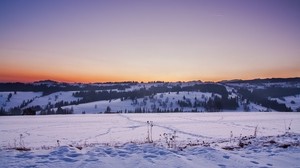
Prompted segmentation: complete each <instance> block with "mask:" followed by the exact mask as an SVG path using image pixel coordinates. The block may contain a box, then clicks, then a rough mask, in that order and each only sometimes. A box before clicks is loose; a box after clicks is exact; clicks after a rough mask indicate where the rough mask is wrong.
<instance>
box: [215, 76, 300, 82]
mask: <svg viewBox="0 0 300 168" xmlns="http://www.w3.org/2000/svg"><path fill="white" fill-rule="evenodd" d="M283 82H300V77H294V78H266V79H251V80H241V79H234V80H225V81H221V82H220V83H283Z"/></svg>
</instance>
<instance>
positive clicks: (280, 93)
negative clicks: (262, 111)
mask: <svg viewBox="0 0 300 168" xmlns="http://www.w3.org/2000/svg"><path fill="white" fill-rule="evenodd" d="M294 89H296V88H266V89H254V90H253V91H252V92H251V91H249V90H248V89H239V90H238V94H240V96H241V99H242V100H248V101H251V102H253V103H255V104H259V105H261V106H264V107H266V108H270V109H274V110H276V111H286V112H290V111H292V109H291V108H289V107H286V105H285V104H281V103H278V102H277V101H276V100H270V99H269V97H274V98H279V97H284V96H289V95H290V94H292V92H290V91H292V90H294ZM296 90H298V89H296ZM285 91H286V92H285ZM294 91H295V90H294ZM292 95H295V92H293V94H292Z"/></svg>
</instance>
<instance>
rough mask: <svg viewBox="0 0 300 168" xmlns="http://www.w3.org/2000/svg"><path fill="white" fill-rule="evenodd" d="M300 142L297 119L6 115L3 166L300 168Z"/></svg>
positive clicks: (0, 128) (0, 139)
mask: <svg viewBox="0 0 300 168" xmlns="http://www.w3.org/2000/svg"><path fill="white" fill-rule="evenodd" d="M147 121H153V127H151V125H148V124H147ZM151 130H152V131H151ZM148 132H149V133H148ZM151 132H152V134H151ZM255 135H256V137H255ZM149 141H151V142H150V143H149ZM152 141H153V142H152ZM299 144H300V114H299V113H277V112H270V113H255V112H251V113H236V112H226V113H225V112H224V113H163V114H158V113H152V114H86V115H50V116H7V117H0V167H300V162H299V159H300V154H299V153H300V146H299ZM20 150H21V151H20ZM22 150H28V151H22Z"/></svg>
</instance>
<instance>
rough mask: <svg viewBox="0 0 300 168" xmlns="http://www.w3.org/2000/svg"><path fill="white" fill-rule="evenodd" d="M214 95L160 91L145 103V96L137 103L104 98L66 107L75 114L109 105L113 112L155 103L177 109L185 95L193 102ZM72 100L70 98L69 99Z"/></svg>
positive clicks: (157, 105) (96, 110) (91, 111)
mask: <svg viewBox="0 0 300 168" xmlns="http://www.w3.org/2000/svg"><path fill="white" fill-rule="evenodd" d="M215 95H216V96H219V97H220V95H218V94H215ZM211 96H212V93H203V92H178V93H177V92H170V93H168V92H167V93H158V94H155V95H154V96H153V99H152V100H150V98H149V96H147V97H146V99H145V102H146V104H144V103H143V102H144V98H139V99H137V103H136V104H135V103H134V102H133V101H132V100H124V101H121V99H115V100H110V101H108V100H104V101H95V102H90V103H82V104H79V105H70V106H65V107H64V108H73V110H74V113H75V114H82V112H85V113H89V114H97V113H103V112H105V111H106V109H107V107H108V106H109V107H111V109H112V112H118V111H122V112H124V111H125V110H126V111H127V112H128V111H131V112H134V111H135V109H136V108H145V109H148V110H150V111H152V107H153V105H155V106H156V107H157V108H160V109H175V108H180V106H179V105H178V104H177V101H178V100H183V99H184V98H183V97H185V99H186V100H190V101H191V103H192V104H193V103H194V102H195V98H197V100H198V101H202V102H206V101H207V100H208V99H209V98H210V97H211ZM68 100H70V99H68ZM163 102H165V103H166V107H165V108H164V107H162V106H161V105H160V104H162V103H163ZM192 109H194V108H188V107H186V108H184V111H191V110H192ZM200 110H202V111H204V108H198V111H200Z"/></svg>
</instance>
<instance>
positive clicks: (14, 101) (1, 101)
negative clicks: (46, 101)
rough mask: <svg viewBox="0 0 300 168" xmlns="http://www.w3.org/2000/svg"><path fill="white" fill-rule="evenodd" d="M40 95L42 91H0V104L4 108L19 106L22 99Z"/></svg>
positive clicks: (27, 99)
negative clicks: (9, 96)
mask: <svg viewBox="0 0 300 168" xmlns="http://www.w3.org/2000/svg"><path fill="white" fill-rule="evenodd" d="M9 94H11V95H12V96H11V98H10V100H9V101H7V98H8V95H9ZM41 95H42V92H16V94H15V93H14V92H0V105H1V107H3V108H4V109H5V110H8V109H10V108H13V107H17V106H20V105H21V104H22V103H23V101H30V100H32V99H36V98H38V97H40V96H41Z"/></svg>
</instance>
